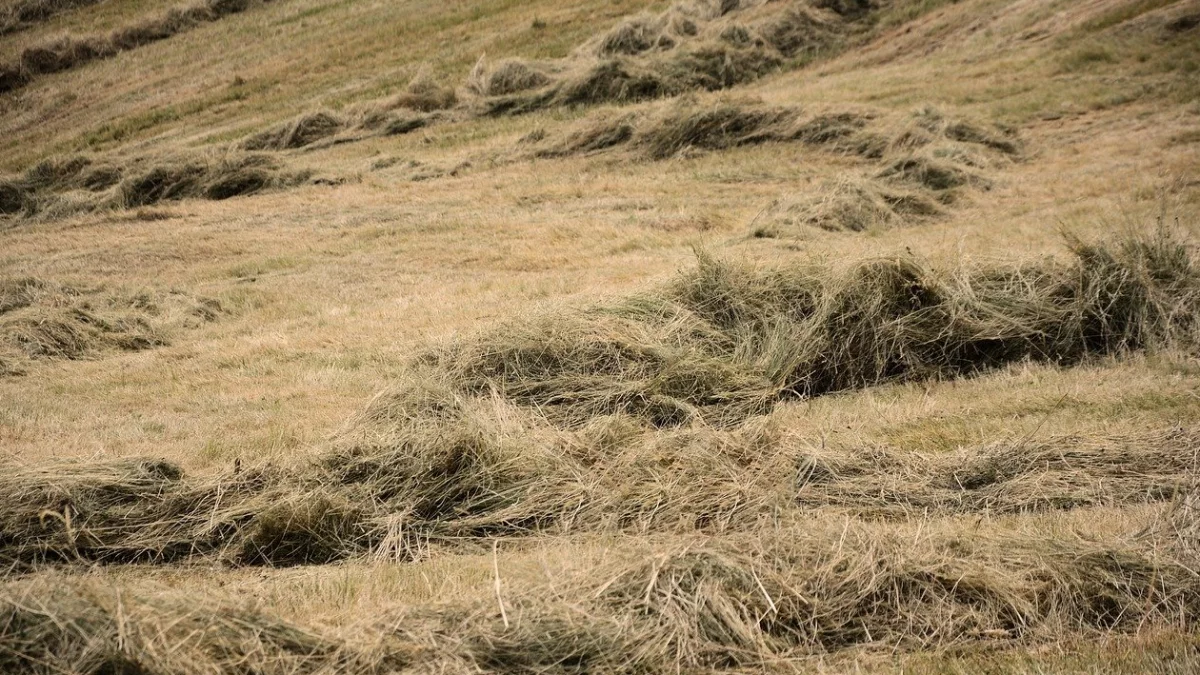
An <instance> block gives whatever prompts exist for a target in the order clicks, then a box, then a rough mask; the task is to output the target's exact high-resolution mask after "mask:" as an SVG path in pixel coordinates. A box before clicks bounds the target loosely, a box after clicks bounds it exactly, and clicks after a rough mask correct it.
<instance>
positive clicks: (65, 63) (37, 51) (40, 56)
mask: <svg viewBox="0 0 1200 675" xmlns="http://www.w3.org/2000/svg"><path fill="white" fill-rule="evenodd" d="M116 53H117V47H116V46H115V45H113V44H112V43H111V42H109V41H108V40H105V39H103V38H95V37H84V38H75V37H71V36H63V37H60V38H57V39H55V40H52V41H49V42H44V43H42V44H38V45H34V46H32V47H26V48H25V49H24V50H23V51H22V52H21V61H20V67H21V70H22V71H23V72H25V73H28V74H29V75H31V76H32V75H45V74H49V73H57V72H61V71H64V70H69V69H71V68H74V67H76V66H77V65H79V64H81V63H87V62H88V61H95V60H97V59H103V58H108V57H110V56H112V55H114V54H116Z"/></svg>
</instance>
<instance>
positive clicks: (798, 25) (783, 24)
mask: <svg viewBox="0 0 1200 675" xmlns="http://www.w3.org/2000/svg"><path fill="white" fill-rule="evenodd" d="M756 28H757V31H756V32H757V33H758V34H759V35H761V36H762V39H763V40H765V41H766V42H767V43H768V44H770V45H771V46H772V47H774V48H775V49H776V50H777V51H778V52H779V53H780V54H782V55H783V56H785V57H787V58H795V57H803V58H804V59H806V60H811V59H813V58H816V57H818V56H820V55H822V54H823V53H824V52H826V51H830V50H832V49H833V48H834V46H835V45H836V44H837V43H838V41H839V40H840V39H841V38H842V35H843V33H844V32H845V26H844V25H843V22H841V21H839V20H837V19H836V18H834V17H829V16H826V15H823V14H822V13H819V12H816V11H813V9H812V8H810V7H805V6H799V7H793V8H791V9H788V10H787V11H784V12H782V13H781V15H780V16H778V17H775V18H772V19H768V20H765V21H762V22H760V23H759V24H758V26H757V27H756Z"/></svg>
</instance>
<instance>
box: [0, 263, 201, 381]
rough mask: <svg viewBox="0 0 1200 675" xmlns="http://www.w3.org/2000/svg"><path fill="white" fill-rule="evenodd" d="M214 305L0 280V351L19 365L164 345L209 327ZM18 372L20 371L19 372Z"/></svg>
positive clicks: (181, 298) (184, 297)
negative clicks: (183, 332) (181, 333)
mask: <svg viewBox="0 0 1200 675" xmlns="http://www.w3.org/2000/svg"><path fill="white" fill-rule="evenodd" d="M222 313H223V310H222V309H221V307H220V303H218V302H216V301H215V300H211V299H208V298H194V297H191V296H187V295H184V294H167V295H163V296H155V295H154V294H145V293H134V294H126V293H120V292H105V291H103V290H99V289H93V290H89V291H83V290H78V289H75V288H71V287H68V286H62V285H60V284H54V283H51V282H48V281H44V280H42V279H37V278H33V277H17V278H0V345H2V346H3V347H4V348H5V351H6V352H7V353H8V354H9V360H10V362H11V363H12V364H13V368H10V370H15V369H17V368H16V361H17V357H18V356H19V357H20V359H21V360H38V359H83V358H89V357H92V356H95V355H98V354H101V353H104V352H106V351H111V350H124V351H140V350H144V349H151V348H153V347H157V346H161V345H164V344H166V343H167V342H168V334H169V333H170V332H172V330H173V329H176V328H184V327H190V326H192V325H197V324H199V323H204V322H207V321H211V320H214V319H216V318H217V317H219V316H220V315H221V314H222ZM19 370H22V371H23V370H24V368H20V369H19Z"/></svg>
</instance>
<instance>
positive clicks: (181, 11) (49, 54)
mask: <svg viewBox="0 0 1200 675" xmlns="http://www.w3.org/2000/svg"><path fill="white" fill-rule="evenodd" d="M250 4H251V3H250V2H249V0H203V1H202V2H200V3H199V4H194V5H186V6H182V7H177V8H174V9H171V10H169V11H167V12H166V13H164V14H162V15H159V16H156V17H154V18H150V19H145V20H143V21H140V22H138V23H134V24H130V25H128V26H124V27H122V28H119V29H117V30H114V31H113V32H112V33H110V34H108V35H85V36H75V35H64V36H61V37H59V38H56V39H54V40H52V41H48V42H44V43H41V44H37V45H34V46H31V47H27V48H26V49H25V50H23V51H22V52H21V58H20V60H19V61H18V62H17V63H10V64H0V93H2V92H8V91H12V90H14V89H17V88H20V87H23V86H26V85H28V84H29V82H30V81H32V80H33V78H35V77H37V76H39V75H46V74H50V73H59V72H62V71H64V70H70V69H72V68H77V67H79V66H82V65H84V64H86V63H89V62H91V61H96V60H99V59H107V58H110V57H112V56H115V55H116V54H118V53H119V52H122V51H128V50H131V49H136V48H138V47H141V46H143V45H147V44H150V43H152V42H157V41H159V40H165V39H167V38H169V37H172V36H174V35H177V34H179V33H182V32H184V31H186V30H190V29H192V28H194V27H195V26H197V25H199V24H202V23H208V22H212V21H217V20H220V19H221V18H224V17H225V16H228V15H230V14H237V13H239V12H243V11H245V10H246V9H248V8H249V7H250Z"/></svg>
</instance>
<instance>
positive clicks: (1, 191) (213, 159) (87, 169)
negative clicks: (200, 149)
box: [0, 152, 310, 218]
mask: <svg viewBox="0 0 1200 675" xmlns="http://www.w3.org/2000/svg"><path fill="white" fill-rule="evenodd" d="M309 177H310V174H309V173H308V172H304V171H288V170H287V169H286V168H285V167H284V166H283V165H282V164H281V163H280V161H279V160H277V159H274V158H272V157H270V156H268V155H265V154H261V153H243V152H223V153H222V152H216V153H205V154H201V153H194V154H190V155H179V156H166V157H135V158H133V159H130V160H126V161H124V162H121V163H115V162H114V161H112V160H109V159H106V158H104V157H99V156H97V157H89V156H84V155H72V156H66V157H51V158H47V159H44V160H42V161H41V162H39V163H37V164H35V165H34V166H32V167H30V168H29V169H28V170H27V171H25V173H24V174H23V175H20V176H12V177H8V178H0V215H6V216H9V217H12V218H56V217H63V216H69V215H73V214H77V213H87V212H92V211H103V210H106V209H123V208H134V207H139V206H149V205H152V204H157V203H160V202H164V201H175V200H180V199H212V200H221V199H229V198H232V197H237V196H241V195H250V194H255V193H257V192H262V191H264V190H270V189H277V188H285V187H291V186H294V185H298V184H301V183H304V182H306V181H307V180H308V179H309Z"/></svg>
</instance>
